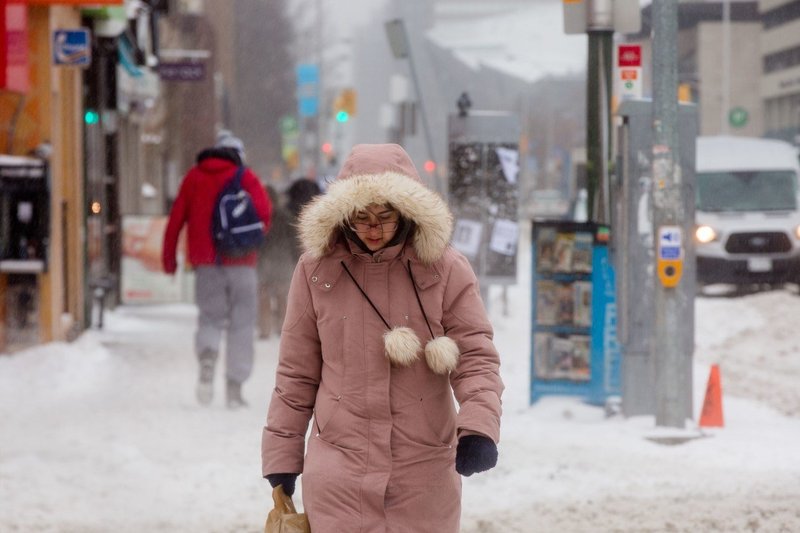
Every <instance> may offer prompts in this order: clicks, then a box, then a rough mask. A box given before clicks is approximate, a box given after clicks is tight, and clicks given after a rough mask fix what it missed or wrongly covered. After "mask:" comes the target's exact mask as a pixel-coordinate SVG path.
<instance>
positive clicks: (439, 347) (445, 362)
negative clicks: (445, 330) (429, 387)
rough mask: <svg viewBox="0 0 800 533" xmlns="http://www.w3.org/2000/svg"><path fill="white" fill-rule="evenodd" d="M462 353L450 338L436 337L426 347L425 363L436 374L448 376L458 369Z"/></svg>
mask: <svg viewBox="0 0 800 533" xmlns="http://www.w3.org/2000/svg"><path fill="white" fill-rule="evenodd" d="M459 355H461V352H460V351H459V349H458V345H457V344H456V341H454V340H453V339H451V338H450V337H444V336H443V337H436V338H435V339H433V340H431V341H429V342H428V344H426V345H425V361H427V362H428V368H430V369H431V370H433V372H434V373H436V374H447V373H448V372H452V371H453V370H455V369H456V365H458V356H459Z"/></svg>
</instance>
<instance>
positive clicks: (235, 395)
mask: <svg viewBox="0 0 800 533" xmlns="http://www.w3.org/2000/svg"><path fill="white" fill-rule="evenodd" d="M225 390H226V396H227V405H228V409H239V408H240V407H247V406H248V405H247V402H246V401H244V399H243V398H242V384H241V383H239V382H238V381H233V380H232V379H230V378H228V380H227V383H226V389H225Z"/></svg>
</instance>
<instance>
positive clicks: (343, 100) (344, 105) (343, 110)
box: [333, 89, 357, 122]
mask: <svg viewBox="0 0 800 533" xmlns="http://www.w3.org/2000/svg"><path fill="white" fill-rule="evenodd" d="M356 100H357V93H356V90H355V89H342V90H341V91H340V92H339V94H338V95H337V96H336V100H335V101H334V102H333V112H334V117H336V121H337V122H347V121H348V120H349V119H350V117H354V116H356Z"/></svg>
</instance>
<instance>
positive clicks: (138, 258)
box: [121, 215, 186, 304]
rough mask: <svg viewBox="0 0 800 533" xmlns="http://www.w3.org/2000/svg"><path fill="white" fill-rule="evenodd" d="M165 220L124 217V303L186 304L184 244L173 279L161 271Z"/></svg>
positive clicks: (161, 218) (139, 216) (182, 242)
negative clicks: (184, 290) (184, 295)
mask: <svg viewBox="0 0 800 533" xmlns="http://www.w3.org/2000/svg"><path fill="white" fill-rule="evenodd" d="M166 226H167V217H166V216H145V215H126V216H124V217H122V243H123V244H122V280H121V281H122V302H123V303H126V304H154V303H176V302H181V301H183V300H184V299H183V290H182V289H183V285H184V284H183V280H182V277H183V275H184V273H183V270H184V269H183V264H184V258H185V256H186V253H185V249H186V248H185V242H184V239H183V238H182V239H181V242H180V243H179V245H178V270H177V272H176V273H175V275H174V276H172V275H168V274H165V273H164V271H163V270H162V269H161V246H162V243H163V240H164V229H165V228H166Z"/></svg>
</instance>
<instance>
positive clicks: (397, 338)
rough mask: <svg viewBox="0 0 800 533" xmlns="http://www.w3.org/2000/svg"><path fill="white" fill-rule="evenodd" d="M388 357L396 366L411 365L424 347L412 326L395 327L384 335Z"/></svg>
mask: <svg viewBox="0 0 800 533" xmlns="http://www.w3.org/2000/svg"><path fill="white" fill-rule="evenodd" d="M383 346H384V349H385V350H386V357H388V358H389V361H391V362H392V364H393V365H395V366H411V365H413V364H414V362H415V361H416V360H417V354H418V353H419V351H420V349H421V348H422V344H421V343H420V342H419V338H418V337H417V334H416V333H414V330H413V329H411V328H405V327H400V328H393V329H392V330H391V331H387V332H386V333H385V334H384V335H383Z"/></svg>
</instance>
